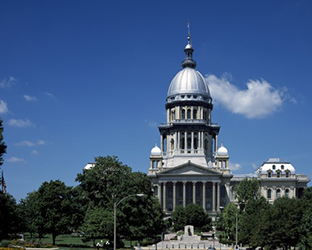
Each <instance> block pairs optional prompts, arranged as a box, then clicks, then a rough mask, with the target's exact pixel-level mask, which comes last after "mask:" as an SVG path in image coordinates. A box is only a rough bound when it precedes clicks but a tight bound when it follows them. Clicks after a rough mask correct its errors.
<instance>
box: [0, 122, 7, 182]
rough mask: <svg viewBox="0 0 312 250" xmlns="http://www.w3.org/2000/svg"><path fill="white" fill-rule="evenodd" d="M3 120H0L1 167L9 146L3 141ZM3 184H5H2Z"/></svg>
mask: <svg viewBox="0 0 312 250" xmlns="http://www.w3.org/2000/svg"><path fill="white" fill-rule="evenodd" d="M2 122H3V121H2V119H1V118H0V166H1V165H2V164H3V155H4V154H5V153H6V149H7V146H6V145H5V143H4V141H3V131H4V128H3V126H2ZM2 184H3V183H2Z"/></svg>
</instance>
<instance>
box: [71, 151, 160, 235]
mask: <svg viewBox="0 0 312 250" xmlns="http://www.w3.org/2000/svg"><path fill="white" fill-rule="evenodd" d="M76 180H77V181H79V182H80V187H81V190H82V192H81V193H82V195H83V196H84V197H86V200H87V201H88V216H89V217H90V216H91V215H92V214H93V213H95V212H94V211H96V212H98V211H99V210H101V211H102V214H104V215H105V216H108V215H109V214H111V215H112V214H113V208H114V203H116V202H119V201H120V200H122V199H123V198H125V197H127V196H130V195H134V194H144V196H143V197H136V196H133V197H132V196H131V197H129V198H127V200H124V201H123V202H121V203H119V205H118V207H117V217H116V219H117V228H118V234H117V237H118V239H120V238H122V237H125V238H129V239H134V237H135V238H137V239H139V240H140V239H142V238H143V237H154V235H155V234H158V233H160V232H162V230H163V220H162V219H163V215H164V214H163V212H162V209H161V207H160V205H159V203H158V200H157V199H155V198H154V195H153V192H152V184H151V182H150V180H149V178H148V176H147V175H146V174H145V173H141V172H134V173H132V171H131V168H130V167H128V166H126V165H124V164H123V163H122V162H120V161H119V160H118V158H117V157H116V156H106V157H97V158H95V166H94V167H93V168H91V169H88V170H83V173H81V174H78V175H77V178H76ZM89 217H88V218H89ZM86 218H87V216H86ZM105 221H106V222H108V220H105ZM90 223H92V220H91V219H89V220H85V223H84V225H83V227H84V228H94V227H93V225H89V224H90ZM102 228H104V227H102ZM106 228H109V225H107V227H106ZM93 230H97V229H96V228H94V229H93ZM88 232H91V230H88ZM112 233H113V231H110V232H106V231H105V234H106V237H108V238H112V236H113V235H112ZM101 235H102V236H101ZM103 235H104V231H103V230H100V229H99V232H94V234H93V237H100V236H101V237H103ZM89 236H90V235H89ZM90 237H91V236H90Z"/></svg>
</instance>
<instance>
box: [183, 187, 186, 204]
mask: <svg viewBox="0 0 312 250" xmlns="http://www.w3.org/2000/svg"><path fill="white" fill-rule="evenodd" d="M183 207H186V181H183Z"/></svg>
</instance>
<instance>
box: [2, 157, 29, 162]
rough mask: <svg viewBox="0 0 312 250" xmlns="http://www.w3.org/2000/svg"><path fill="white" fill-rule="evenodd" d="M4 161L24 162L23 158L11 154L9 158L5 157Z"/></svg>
mask: <svg viewBox="0 0 312 250" xmlns="http://www.w3.org/2000/svg"><path fill="white" fill-rule="evenodd" d="M6 161H8V162H11V163H19V162H26V161H25V160H24V159H22V158H19V157H16V156H13V157H11V158H9V159H7V160H6Z"/></svg>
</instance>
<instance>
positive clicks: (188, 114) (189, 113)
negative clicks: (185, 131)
mask: <svg viewBox="0 0 312 250" xmlns="http://www.w3.org/2000/svg"><path fill="white" fill-rule="evenodd" d="M187 119H191V110H190V109H188V110H187Z"/></svg>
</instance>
